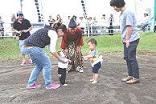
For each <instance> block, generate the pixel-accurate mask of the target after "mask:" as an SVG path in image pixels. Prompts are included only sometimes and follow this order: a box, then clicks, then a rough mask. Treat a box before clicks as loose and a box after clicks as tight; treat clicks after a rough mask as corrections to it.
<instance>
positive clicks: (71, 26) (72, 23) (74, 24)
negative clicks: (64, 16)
mask: <svg viewBox="0 0 156 104" xmlns="http://www.w3.org/2000/svg"><path fill="white" fill-rule="evenodd" d="M68 27H69V28H76V27H77V24H76V22H75V20H74V19H73V18H72V19H71V20H70V22H69V24H68Z"/></svg>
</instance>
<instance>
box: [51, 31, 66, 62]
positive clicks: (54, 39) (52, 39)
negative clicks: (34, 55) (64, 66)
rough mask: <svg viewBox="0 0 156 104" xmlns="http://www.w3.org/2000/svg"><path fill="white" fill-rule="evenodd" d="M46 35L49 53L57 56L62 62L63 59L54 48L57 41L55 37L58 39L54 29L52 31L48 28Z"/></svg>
mask: <svg viewBox="0 0 156 104" xmlns="http://www.w3.org/2000/svg"><path fill="white" fill-rule="evenodd" d="M48 36H49V37H50V45H49V48H50V53H51V55H52V56H54V57H55V58H57V59H58V60H59V61H61V62H64V60H63V59H62V58H61V57H60V56H59V55H58V53H57V52H56V48H55V47H56V43H57V39H58V36H57V33H56V32H55V31H53V30H50V31H49V32H48Z"/></svg>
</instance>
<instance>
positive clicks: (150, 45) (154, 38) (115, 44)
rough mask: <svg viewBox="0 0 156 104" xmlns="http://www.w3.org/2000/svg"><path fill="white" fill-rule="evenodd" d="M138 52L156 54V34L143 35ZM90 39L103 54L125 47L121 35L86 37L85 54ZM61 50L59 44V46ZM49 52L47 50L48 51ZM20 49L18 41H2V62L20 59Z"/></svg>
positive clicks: (9, 39)
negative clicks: (94, 41) (95, 42)
mask: <svg viewBox="0 0 156 104" xmlns="http://www.w3.org/2000/svg"><path fill="white" fill-rule="evenodd" d="M140 36H141V39H140V43H139V47H138V50H139V51H141V52H156V46H155V45H156V33H142V34H141V35H140ZM90 38H95V39H96V40H97V42H98V45H97V49H98V50H99V51H100V52H101V53H102V52H122V51H123V46H122V42H121V37H120V35H114V36H109V35H99V36H91V37H86V36H84V43H85V44H84V46H83V48H82V52H83V53H87V52H88V51H89V49H88V46H87V41H88V40H89V39H90ZM57 49H58V50H59V43H58V44H57ZM46 50H47V49H46ZM18 58H19V49H18V41H17V40H15V39H12V38H7V39H0V60H6V59H18Z"/></svg>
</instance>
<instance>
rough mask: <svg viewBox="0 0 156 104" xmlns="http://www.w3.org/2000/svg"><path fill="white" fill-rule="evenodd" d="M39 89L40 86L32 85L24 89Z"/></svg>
mask: <svg viewBox="0 0 156 104" xmlns="http://www.w3.org/2000/svg"><path fill="white" fill-rule="evenodd" d="M40 87H41V85H40V84H37V83H34V84H33V85H28V86H27V87H26V88H27V89H36V88H40Z"/></svg>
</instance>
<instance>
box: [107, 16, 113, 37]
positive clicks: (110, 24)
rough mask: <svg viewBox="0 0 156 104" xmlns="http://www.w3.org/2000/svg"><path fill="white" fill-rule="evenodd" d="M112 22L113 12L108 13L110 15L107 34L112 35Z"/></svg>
mask: <svg viewBox="0 0 156 104" xmlns="http://www.w3.org/2000/svg"><path fill="white" fill-rule="evenodd" d="M113 22H114V17H113V14H110V17H109V27H108V29H109V35H113Z"/></svg>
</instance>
